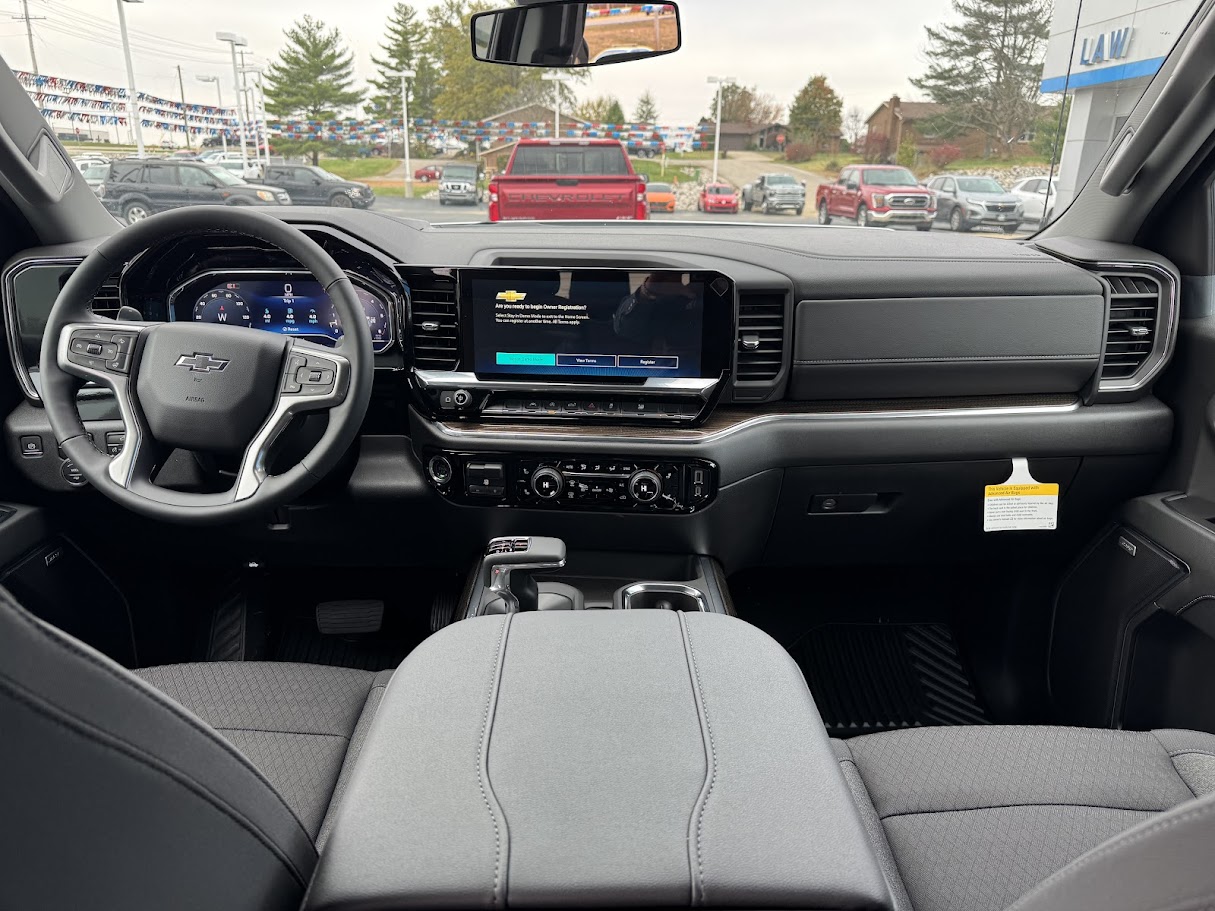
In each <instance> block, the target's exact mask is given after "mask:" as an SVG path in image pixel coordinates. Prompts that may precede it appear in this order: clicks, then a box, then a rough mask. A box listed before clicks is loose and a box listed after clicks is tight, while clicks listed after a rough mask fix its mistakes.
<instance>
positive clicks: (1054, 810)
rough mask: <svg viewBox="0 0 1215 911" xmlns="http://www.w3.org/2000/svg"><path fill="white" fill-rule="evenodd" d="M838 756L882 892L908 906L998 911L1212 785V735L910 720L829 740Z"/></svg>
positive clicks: (945, 910)
mask: <svg viewBox="0 0 1215 911" xmlns="http://www.w3.org/2000/svg"><path fill="white" fill-rule="evenodd" d="M837 753H838V754H839V756H840V760H841V762H842V763H843V765H844V774H845V777H847V778H848V780H849V783H850V784H851V785H852V786H853V789H854V791H855V792H856V794H857V797H858V801H859V802H860V803H861V804H862V808H861V811H862V815H863V816H866V815H867V816H869V817H870V819H871V825H870V836H871V838H873V839H874V842H875V848H876V850H877V852H878V854H879V857H880V858H883V859H884V860H885V862H886V867H887V873H888V878H890V879H892V880H894V881H893V882H892V891H894V893H895V895H896V899H897V900H898V903H899V904H900V905H902V906H905V907H910V908H913V909H914V911H951V909H958V911H988V909H990V911H999V909H1003V908H1006V907H1007V906H1009V905H1010V904H1012V903H1013V902H1014V901H1016V900H1017V899H1018V898H1020V897H1021V896H1022V895H1023V894H1025V893H1026V892H1028V891H1029V890H1030V889H1032V888H1033V887H1034V886H1035V885H1037V884H1038V883H1040V882H1041V881H1042V880H1044V879H1046V878H1047V877H1048V876H1050V875H1051V874H1052V873H1054V872H1056V871H1057V870H1059V869H1061V868H1062V867H1064V866H1066V865H1067V864H1068V863H1070V862H1071V861H1072V860H1074V859H1075V858H1076V857H1078V856H1079V855H1080V854H1083V853H1084V852H1085V851H1087V850H1089V849H1090V848H1093V847H1095V846H1096V845H1098V844H1100V843H1101V842H1103V841H1105V840H1106V839H1109V838H1111V837H1113V836H1115V835H1117V834H1119V833H1121V832H1123V831H1125V830H1126V829H1128V828H1130V827H1131V826H1133V825H1135V824H1136V823H1139V822H1142V821H1143V820H1145V819H1148V818H1150V817H1152V816H1153V815H1155V814H1157V813H1160V812H1162V811H1165V810H1168V809H1171V808H1172V807H1175V806H1177V805H1178V804H1180V803H1183V802H1185V801H1187V800H1191V799H1193V798H1194V797H1196V796H1201V795H1202V794H1204V793H1207V792H1209V791H1210V790H1212V788H1215V736H1212V735H1210V734H1198V733H1193V732H1188V731H1156V732H1149V733H1137V732H1130V731H1106V730H1085V729H1076V728H1058V727H1001V726H990V727H946V728H919V729H913V730H907V731H896V732H890V733H884V734H873V735H868V736H863V737H857V738H854V739H852V740H849V741H846V742H837ZM904 887H905V891H904Z"/></svg>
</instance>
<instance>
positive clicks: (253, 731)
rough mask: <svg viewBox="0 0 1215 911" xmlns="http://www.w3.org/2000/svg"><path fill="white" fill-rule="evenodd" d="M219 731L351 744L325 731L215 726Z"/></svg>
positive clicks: (344, 738) (348, 738)
mask: <svg viewBox="0 0 1215 911" xmlns="http://www.w3.org/2000/svg"><path fill="white" fill-rule="evenodd" d="M214 728H215V730H217V731H246V732H248V733H251V734H289V735H290V736H292V737H336V738H337V739H339V740H345V741H347V742H349V740H350V737H349V736H348V735H346V734H327V733H325V732H323V731H280V730H278V729H277V728H242V727H225V726H222V725H218V724H217V725H214Z"/></svg>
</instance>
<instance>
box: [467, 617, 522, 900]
mask: <svg viewBox="0 0 1215 911" xmlns="http://www.w3.org/2000/svg"><path fill="white" fill-rule="evenodd" d="M513 616H514V615H513V614H507V615H506V617H505V618H504V619H503V621H502V625H501V626H500V627H499V628H498V639H497V641H496V642H495V643H494V658H493V664H492V665H491V667H490V677H489V686H488V687H487V689H486V693H485V710H484V712H483V713H482V715H481V736H480V738H479V741H478V743H477V755H476V770H477V787H478V788H479V789H480V791H481V800H482V801H483V802H484V803H485V809H486V811H487V812H488V813H489V821H490V822H491V823H492V824H493V827H494V888H493V892H492V893H491V898H490V905H491V906H493V907H497V904H498V891H499V888H500V885H501V874H502V833H501V831H500V829H499V828H498V817H497V814H495V813H494V808H493V804H491V803H490V800H489V795H490V794H492V793H493V787H492V786H490V784H489V767H488V762H487V757H486V754H487V753H488V746H489V732H490V708H491V707H492V706H493V705H494V696H495V695H496V694H497V692H498V686H499V684H500V683H501V680H502V655H503V652H504V651H505V648H504V646H505V640H506V630H507V627H508V626H510V621H511V617H513ZM494 803H497V798H496V797H495V798H494Z"/></svg>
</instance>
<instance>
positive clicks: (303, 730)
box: [135, 662, 392, 840]
mask: <svg viewBox="0 0 1215 911" xmlns="http://www.w3.org/2000/svg"><path fill="white" fill-rule="evenodd" d="M135 673H136V674H138V675H139V676H140V677H142V678H143V679H144V680H146V681H147V682H148V683H150V684H151V685H152V686H154V687H156V688H157V689H158V690H160V691H161V692H163V693H164V694H165V695H167V696H169V697H170V698H171V699H173V700H174V701H176V702H179V703H181V705H183V706H185V707H186V708H187V709H189V710H190V711H191V712H193V713H194V714H195V715H197V716H198V717H199V718H200V719H202V720H203V721H205V722H206V723H207V724H209V725H210V726H211V727H213V728H215V729H216V730H217V731H219V733H220V735H221V736H222V737H224V738H225V739H227V740H228V741H229V742H230V743H231V744H232V745H233V746H234V747H236V748H237V749H238V750H240V752H241V753H243V754H244V755H245V756H246V757H247V758H248V759H249V761H250V762H252V763H253V765H254V766H255V767H256V768H257V769H258V771H260V772H261V773H262V774H263V775H264V776H265V777H266V780H267V781H269V782H270V784H271V785H273V786H274V789H275V790H276V791H278V793H279V794H281V795H282V797H283V799H284V800H285V801H286V802H287V805H288V806H289V807H291V809H292V810H293V811H294V812H295V814H296V816H298V817H299V820H300V823H301V824H302V825H303V827H304V829H305V831H307V832H308V834H309V835H311V836H312V838H313V839H314V840H319V839H318V836H319V835H320V833H321V828H322V824H323V823H324V820H325V815H326V811H327V810H328V808H329V806H330V803H331V798H332V797H333V795H334V792H335V788H336V787H337V785H338V780H339V776H341V773H342V770H343V764H344V763H348V762H350V763H352V762H353V761H354V758H355V756H356V755H357V749H354V750H351V743H352V741H354V742H355V744H356V747H357V743H358V742H359V741H358V740H357V739H356V738H355V732H356V728H358V727H359V726H360V725H359V722H360V719H361V718H362V717H363V715H364V712H365V711H366V713H367V714H368V716H370V715H373V714H374V712H375V707H376V706H377V705H378V704H379V696H380V694H381V693H382V692H383V688H384V687H385V686H386V685H387V683H388V679H389V677H391V675H392V672H391V671H383V672H381V673H379V674H375V673H372V672H370V671H360V670H352V669H350V668H340V667H322V666H318V665H310V664H281V663H257V662H214V663H207V664H173V665H166V666H164V667H150V668H144V669H142V670H138V671H135ZM369 720H370V719H369V717H368V719H366V720H365V721H364V723H363V725H362V727H363V728H366V725H367V723H369Z"/></svg>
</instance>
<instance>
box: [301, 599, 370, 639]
mask: <svg viewBox="0 0 1215 911" xmlns="http://www.w3.org/2000/svg"><path fill="white" fill-rule="evenodd" d="M383 625H384V602H383V601H372V600H368V601H322V602H321V603H320V604H318V605H317V606H316V626H317V629H319V630H320V631H321V633H322V634H324V635H326V636H352V635H356V634H358V633H378V632H379V631H380V627H381V626H383Z"/></svg>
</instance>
